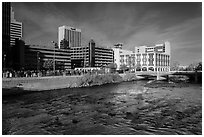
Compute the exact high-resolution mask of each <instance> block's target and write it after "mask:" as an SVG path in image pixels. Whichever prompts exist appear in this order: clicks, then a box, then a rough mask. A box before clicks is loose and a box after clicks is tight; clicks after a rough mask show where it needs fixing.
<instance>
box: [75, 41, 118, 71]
mask: <svg viewBox="0 0 204 137" xmlns="http://www.w3.org/2000/svg"><path fill="white" fill-rule="evenodd" d="M113 61H114V53H113V50H112V49H109V48H103V47H98V46H96V44H95V42H94V41H93V40H91V41H90V42H89V44H88V46H80V47H71V62H72V68H83V67H105V66H107V65H109V64H111V63H113Z"/></svg>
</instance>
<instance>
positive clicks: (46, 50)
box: [13, 40, 71, 70]
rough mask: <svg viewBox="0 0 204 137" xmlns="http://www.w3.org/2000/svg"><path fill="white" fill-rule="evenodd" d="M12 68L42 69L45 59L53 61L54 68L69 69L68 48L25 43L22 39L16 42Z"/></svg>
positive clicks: (69, 56) (69, 55)
mask: <svg viewBox="0 0 204 137" xmlns="http://www.w3.org/2000/svg"><path fill="white" fill-rule="evenodd" d="M14 49H16V50H15V51H16V52H14V53H13V54H14V56H15V58H14V60H15V63H14V67H13V68H14V69H16V70H22V69H25V70H42V69H45V68H44V66H43V64H44V62H45V61H48V60H51V61H53V62H55V70H69V69H71V54H70V49H58V48H54V47H53V48H50V47H43V46H38V45H25V43H24V42H23V41H22V40H19V41H17V42H16V46H15V47H14Z"/></svg>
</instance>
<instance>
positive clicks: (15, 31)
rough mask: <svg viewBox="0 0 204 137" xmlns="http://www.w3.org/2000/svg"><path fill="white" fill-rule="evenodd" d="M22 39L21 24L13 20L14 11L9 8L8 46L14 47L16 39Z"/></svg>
mask: <svg viewBox="0 0 204 137" xmlns="http://www.w3.org/2000/svg"><path fill="white" fill-rule="evenodd" d="M22 37H23V25H22V22H18V21H16V20H15V18H14V11H13V8H12V7H11V24H10V45H11V47H13V46H14V45H15V40H16V39H21V38H22Z"/></svg>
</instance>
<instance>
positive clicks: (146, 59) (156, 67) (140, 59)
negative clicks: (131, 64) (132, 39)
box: [135, 42, 171, 71]
mask: <svg viewBox="0 0 204 137" xmlns="http://www.w3.org/2000/svg"><path fill="white" fill-rule="evenodd" d="M170 48H171V47H170V43H169V42H164V43H162V44H156V45H155V46H151V47H148V46H140V47H135V60H136V62H135V63H136V71H170V58H171V49H170Z"/></svg>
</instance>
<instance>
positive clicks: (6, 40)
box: [2, 2, 11, 68]
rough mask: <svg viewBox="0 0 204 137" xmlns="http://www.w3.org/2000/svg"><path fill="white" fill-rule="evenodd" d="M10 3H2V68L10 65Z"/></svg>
mask: <svg viewBox="0 0 204 137" xmlns="http://www.w3.org/2000/svg"><path fill="white" fill-rule="evenodd" d="M10 18H11V3H10V2H2V60H3V68H6V67H9V66H8V65H10V64H11V62H10V61H11V56H10V55H11V53H10V52H11V48H10V22H11V21H10Z"/></svg>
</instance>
